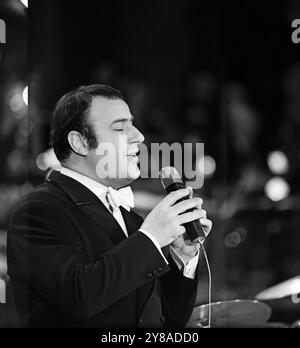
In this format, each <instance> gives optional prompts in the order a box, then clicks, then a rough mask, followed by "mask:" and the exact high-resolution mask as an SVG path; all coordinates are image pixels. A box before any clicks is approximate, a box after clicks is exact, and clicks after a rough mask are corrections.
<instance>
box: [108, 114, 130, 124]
mask: <svg viewBox="0 0 300 348" xmlns="http://www.w3.org/2000/svg"><path fill="white" fill-rule="evenodd" d="M133 120H134V116H132V115H131V117H130V118H118V119H116V120H114V121H112V122H111V124H110V126H112V125H113V124H115V123H118V122H128V121H131V122H133Z"/></svg>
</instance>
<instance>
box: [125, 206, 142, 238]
mask: <svg viewBox="0 0 300 348" xmlns="http://www.w3.org/2000/svg"><path fill="white" fill-rule="evenodd" d="M120 210H121V213H122V216H123V219H124V222H125V225H126V228H127V232H128V235H129V236H130V235H131V234H132V233H134V232H135V231H137V230H138V229H139V228H140V227H141V225H142V223H143V218H142V217H141V216H140V215H138V214H137V213H136V212H135V211H134V210H132V209H131V210H130V212H129V211H127V210H126V209H124V208H123V207H122V206H120Z"/></svg>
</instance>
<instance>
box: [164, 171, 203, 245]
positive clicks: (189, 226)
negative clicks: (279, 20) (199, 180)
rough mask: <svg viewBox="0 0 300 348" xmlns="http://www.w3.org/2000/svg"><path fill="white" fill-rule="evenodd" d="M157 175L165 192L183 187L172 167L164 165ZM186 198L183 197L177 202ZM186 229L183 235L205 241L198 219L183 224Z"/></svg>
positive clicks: (194, 240) (200, 241) (190, 210)
mask: <svg viewBox="0 0 300 348" xmlns="http://www.w3.org/2000/svg"><path fill="white" fill-rule="evenodd" d="M159 177H160V181H161V184H162V186H163V188H164V189H165V190H166V192H167V193H170V192H172V191H177V190H180V189H182V188H185V185H184V184H183V182H182V179H181V177H180V175H179V173H178V172H177V170H176V169H175V168H174V167H164V168H162V169H161V170H160V172H159ZM186 199H188V198H187V197H183V198H181V199H180V200H178V201H177V202H181V201H183V200H186ZM192 211H193V209H189V210H187V212H192ZM183 226H184V227H185V229H186V233H185V236H187V237H188V239H190V240H191V241H192V242H198V243H201V244H202V243H203V242H204V241H205V238H206V235H205V232H204V229H203V227H202V225H201V223H200V221H199V220H194V221H190V222H188V223H186V224H183Z"/></svg>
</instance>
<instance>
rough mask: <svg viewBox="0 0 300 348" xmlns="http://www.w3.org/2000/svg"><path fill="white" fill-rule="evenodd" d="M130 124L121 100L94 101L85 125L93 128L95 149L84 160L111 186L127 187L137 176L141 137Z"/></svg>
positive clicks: (102, 99)
mask: <svg viewBox="0 0 300 348" xmlns="http://www.w3.org/2000/svg"><path fill="white" fill-rule="evenodd" d="M132 121H133V116H132V115H131V113H130V110H129V107H128V105H127V104H126V103H125V102H124V101H123V100H120V99H106V98H102V97H95V98H93V101H92V106H91V110H90V114H89V118H88V122H89V123H90V125H91V126H92V127H93V128H94V131H95V134H96V136H97V138H98V147H97V148H96V149H92V150H90V151H89V154H88V156H87V160H88V162H89V166H91V169H93V170H94V171H95V172H96V176H97V177H98V178H99V179H102V180H101V181H104V182H106V183H109V184H113V186H124V185H127V184H129V183H130V182H131V181H133V180H135V179H137V178H138V177H139V176H140V170H139V168H138V157H137V152H138V150H139V149H138V145H139V144H140V143H142V142H143V141H144V136H143V134H142V133H141V132H140V131H139V130H138V129H137V128H135V127H134V126H133V124H132ZM103 178H104V180H103Z"/></svg>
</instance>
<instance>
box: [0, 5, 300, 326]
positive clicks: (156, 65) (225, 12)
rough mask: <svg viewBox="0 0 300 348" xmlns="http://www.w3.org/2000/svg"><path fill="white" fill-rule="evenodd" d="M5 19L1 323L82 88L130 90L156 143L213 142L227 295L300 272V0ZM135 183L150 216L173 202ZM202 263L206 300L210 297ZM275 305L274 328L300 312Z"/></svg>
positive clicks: (43, 10) (215, 251)
mask: <svg viewBox="0 0 300 348" xmlns="http://www.w3.org/2000/svg"><path fill="white" fill-rule="evenodd" d="M0 18H1V19H4V20H5V21H6V25H7V28H6V30H7V37H6V41H7V42H6V44H0V49H1V52H0V53H1V55H0V78H1V80H0V82H1V83H0V135H1V136H0V145H1V146H0V159H1V171H0V302H4V301H6V304H5V305H3V304H2V305H1V304H0V327H5V326H6V327H12V326H19V322H18V316H17V312H16V310H15V307H14V301H13V298H12V294H11V289H10V284H9V278H8V276H7V275H6V271H7V267H6V248H5V244H6V229H7V223H8V219H9V216H10V213H11V211H12V210H13V209H14V207H15V206H16V203H17V202H18V201H19V200H20V198H21V197H22V196H24V195H25V194H26V193H28V192H30V190H32V188H33V187H34V186H36V185H38V184H40V183H42V182H43V180H44V178H45V176H46V175H47V173H48V172H49V169H51V168H58V167H59V163H58V162H57V160H56V158H55V156H54V153H53V151H52V149H51V147H50V145H49V131H50V122H51V113H52V111H53V108H54V105H55V103H56V102H57V100H58V99H59V98H60V97H61V96H62V95H63V94H64V93H65V92H67V91H69V90H70V89H72V88H75V87H77V86H79V85H82V84H90V83H104V84H109V85H112V86H113V87H116V88H118V89H120V90H121V91H122V92H123V93H124V95H125V96H126V98H127V101H128V104H129V105H130V108H131V111H132V113H133V114H134V115H135V117H136V126H137V127H138V128H139V129H140V130H141V131H142V132H143V133H144V135H145V138H146V141H145V143H146V144H147V145H150V144H151V143H153V142H158V143H160V142H168V143H173V142H180V143H182V144H183V143H186V142H190V143H196V142H204V143H205V156H204V157H201V158H195V159H194V162H195V163H194V165H195V168H200V167H201V163H203V162H204V175H205V182H204V186H203V188H201V189H200V190H197V191H196V192H195V194H196V195H200V196H201V197H203V199H204V202H205V204H204V207H205V209H206V210H207V212H208V215H209V216H210V218H211V219H212V220H213V221H214V229H213V232H212V233H211V235H210V237H209V238H208V239H207V242H206V246H207V251H208V255H209V259H210V262H211V268H212V274H213V300H214V301H217V300H229V299H237V298H242V299H254V298H255V296H256V295H257V294H258V293H259V292H261V291H262V290H265V289H267V288H269V287H271V286H273V285H276V284H279V283H281V282H283V281H286V280H288V279H291V278H293V277H296V276H299V275H300V227H299V226H300V214H299V210H300V183H299V180H298V177H299V175H300V44H299V45H296V44H294V43H293V42H292V40H291V34H292V31H293V29H292V28H291V23H292V21H293V19H295V18H300V2H299V1H297V0H289V1H273V2H272V3H271V2H270V3H267V2H265V3H262V2H258V1H247V2H245V1H243V2H241V1H226V3H225V2H223V3H221V2H217V1H201V2H200V1H193V0H189V1H184V0H178V1H171V0H164V1H158V0H152V1H151V2H150V1H147V2H145V1H143V2H141V1H138V0H126V1H121V0H110V1H101V0H97V1H96V0H95V1H94V0H87V1H84V2H83V1H74V0H73V1H71V0H29V9H28V1H26V0H22V1H20V0H1V2H0ZM28 90H29V93H28ZM28 94H29V98H28ZM28 99H29V103H28ZM28 104H29V107H28ZM133 189H134V191H135V196H136V206H137V210H138V211H139V212H140V213H141V214H142V215H144V216H145V215H146V214H147V213H148V212H149V210H150V209H151V208H152V207H153V206H154V205H155V204H156V203H157V202H158V201H159V200H160V199H161V198H162V197H163V196H164V192H163V189H162V187H161V184H160V182H159V181H158V180H157V179H139V180H138V181H136V182H135V183H134V184H133ZM201 262H202V264H203V266H202V267H201V271H200V273H201V274H200V281H199V289H198V296H197V304H198V305H199V304H202V303H207V286H208V284H207V271H206V268H205V264H204V260H202V261H201ZM299 292H300V290H299ZM271 305H272V309H273V314H272V320H273V321H279V322H287V323H290V322H292V321H294V320H296V319H299V318H300V308H299V304H298V305H296V304H294V303H292V301H291V298H290V297H287V298H284V299H282V300H276V301H272V303H271Z"/></svg>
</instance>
